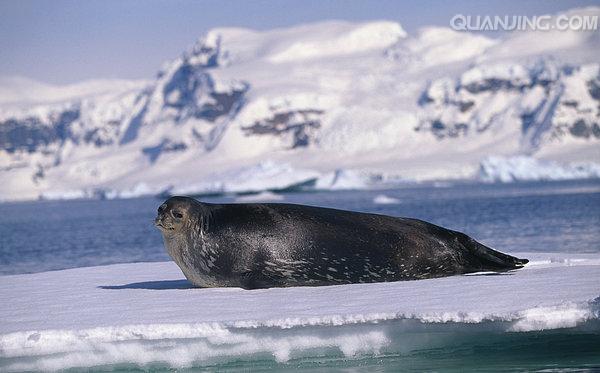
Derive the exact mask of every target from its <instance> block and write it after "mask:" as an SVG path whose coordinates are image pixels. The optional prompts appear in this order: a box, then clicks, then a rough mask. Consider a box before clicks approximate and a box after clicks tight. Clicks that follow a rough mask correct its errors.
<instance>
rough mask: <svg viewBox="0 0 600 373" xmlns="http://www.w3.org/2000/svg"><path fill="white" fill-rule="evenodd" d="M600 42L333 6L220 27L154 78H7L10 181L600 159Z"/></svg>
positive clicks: (557, 167) (46, 191)
mask: <svg viewBox="0 0 600 373" xmlns="http://www.w3.org/2000/svg"><path fill="white" fill-rule="evenodd" d="M570 13H572V14H579V15H583V14H588V15H598V14H600V8H597V7H594V8H585V9H578V10H573V11H571V12H570ZM598 50H600V36H599V33H598V31H587V32H582V31H580V32H576V31H562V32H559V31H545V32H543V31H538V32H533V31H528V32H523V31H521V32H512V33H507V34H505V35H501V36H495V37H488V36H484V35H479V34H472V33H466V32H458V31H452V30H450V29H449V28H441V27H426V28H423V29H422V30H420V31H419V32H418V33H417V34H416V35H407V33H406V32H405V31H404V30H403V29H402V27H401V26H400V25H399V24H398V23H394V22H384V21H382V22H369V23H348V22H339V21H335V22H334V21H331V22H323V23H317V24H309V25H302V26H296V27H291V28H285V29H275V30H270V31H260V32H259V31H253V30H247V29H232V28H220V29H214V30H211V31H210V32H208V33H207V34H206V35H205V36H203V37H202V38H200V39H199V40H198V42H197V43H196V44H195V45H193V46H192V47H191V48H190V49H189V50H188V51H186V52H184V53H183V54H182V55H181V56H180V57H178V58H176V59H174V60H173V61H169V62H167V63H165V64H164V66H163V67H162V68H161V69H160V71H159V72H158V74H157V76H156V77H155V78H154V79H151V80H148V81H110V80H109V81H91V82H83V83H80V84H76V85H71V86H63V87H54V86H49V85H45V84H41V83H37V82H33V81H30V80H27V79H24V78H2V79H0V179H1V180H2V183H0V199H4V200H8V199H32V198H38V197H40V196H44V197H47V198H54V197H90V196H94V195H100V194H101V195H104V196H107V197H128V196H133V195H139V194H152V193H160V192H169V193H200V192H224V191H225V192H227V191H233V192H235V191H255V190H264V189H285V188H289V187H291V186H294V185H304V186H311V187H315V188H361V187H372V186H381V185H390V184H396V183H398V182H402V181H408V180H413V181H421V180H439V179H479V180H484V181H510V180H516V179H527V178H553V177H555V176H556V177H560V178H568V177H600V166H598V164H600V147H599V145H600V124H599V123H600V64H599V57H600V54H599V52H598ZM540 167H542V168H543V170H544V171H543V172H538V171H539V168H540ZM530 169H531V170H530ZM528 170H530V171H531V172H528ZM536 170H538V171H536Z"/></svg>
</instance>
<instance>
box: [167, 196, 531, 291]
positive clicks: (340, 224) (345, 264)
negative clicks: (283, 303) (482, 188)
mask: <svg viewBox="0 0 600 373" xmlns="http://www.w3.org/2000/svg"><path fill="white" fill-rule="evenodd" d="M155 225H156V226H157V227H158V228H159V229H160V231H161V232H162V236H163V239H164V243H165V247H166V249H167V252H168V253H169V255H170V256H171V257H172V258H173V260H174V261H175V263H176V264H177V265H178V266H179V268H181V270H182V272H183V274H184V275H185V277H186V278H187V279H188V280H189V281H190V282H191V283H192V284H194V285H195V286H199V287H222V286H234V287H242V288H245V289H256V288H268V287H285V286H319V285H335V284H350V283H368V282H385V281H401V280H417V279H425V278H433V277H443V276H451V275H457V274H464V273H471V272H481V271H498V272H500V271H508V270H513V269H517V268H521V267H523V265H524V264H526V263H527V262H528V260H527V259H518V258H515V257H513V256H510V255H506V254H503V253H501V252H498V251H496V250H493V249H491V248H489V247H486V246H484V245H482V244H480V243H479V242H477V241H475V240H474V239H472V238H470V237H468V236H467V235H465V234H463V233H460V232H456V231H452V230H449V229H445V228H442V227H439V226H437V225H434V224H430V223H427V222H425V221H421V220H417V219H409V218H400V217H391V216H386V215H378V214H369V213H361V212H352V211H344V210H336V209H331V208H322V207H313V206H304V205H294V204H284V203H281V204H280V203H265V204H262V203H249V204H209V203H202V202H199V201H197V200H195V199H192V198H189V197H171V198H169V199H168V200H167V201H166V202H164V203H163V204H162V205H161V206H160V207H159V208H158V216H157V218H156V220H155Z"/></svg>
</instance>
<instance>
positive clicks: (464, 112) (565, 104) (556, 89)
mask: <svg viewBox="0 0 600 373" xmlns="http://www.w3.org/2000/svg"><path fill="white" fill-rule="evenodd" d="M524 69H525V70H526V71H527V74H528V75H527V76H526V77H525V78H523V77H522V76H519V77H514V78H512V79H511V78H503V77H489V76H487V77H484V78H482V79H480V80H476V81H469V82H468V83H464V84H463V83H462V82H461V80H460V79H457V80H455V81H453V82H452V83H448V82H446V83H442V82H440V83H439V85H438V86H436V87H434V86H433V83H432V84H430V86H429V87H428V88H427V89H426V90H425V91H423V93H422V94H421V96H420V98H419V100H418V104H419V106H420V107H421V108H423V109H424V110H426V111H429V113H430V115H429V116H428V117H427V119H425V120H423V121H422V122H421V123H420V125H419V126H418V127H417V128H416V130H417V131H425V132H430V133H431V134H433V135H434V136H435V137H436V138H438V139H440V140H441V139H445V138H456V137H462V136H467V135H469V134H474V133H478V132H483V131H486V130H487V129H488V128H489V127H490V126H491V125H492V124H493V122H494V121H495V120H497V119H498V118H501V117H502V116H504V115H507V111H508V110H512V111H514V112H515V113H517V114H518V117H519V118H520V125H521V132H522V133H523V136H524V138H525V139H526V140H527V141H529V142H530V144H529V147H530V148H537V147H538V146H539V141H540V136H541V135H542V133H545V132H548V133H550V134H551V135H550V136H551V137H554V138H556V137H560V136H564V135H567V134H568V135H571V136H574V137H581V138H600V127H599V126H598V115H600V104H597V105H596V106H597V108H598V109H597V110H596V115H595V119H592V118H591V117H590V115H589V109H588V108H580V107H579V106H580V105H579V102H578V101H576V100H575V101H574V100H567V99H564V98H563V97H564V96H565V94H566V93H568V92H565V90H566V89H567V88H565V87H566V85H565V84H564V79H566V78H567V77H569V76H571V75H572V74H574V73H575V72H577V68H573V67H572V66H562V67H558V66H556V65H555V64H554V63H552V62H546V61H542V62H538V63H536V64H533V65H532V66H528V67H525V68H524ZM443 84H445V86H443ZM586 85H587V87H588V92H589V96H590V97H589V99H592V100H595V101H596V102H597V103H600V101H599V99H600V88H599V87H600V82H599V80H598V77H596V78H595V79H592V80H590V81H588V82H586ZM440 87H442V88H441V89H440ZM534 89H535V90H539V91H540V92H543V95H542V96H543V97H542V98H541V100H540V101H539V102H538V103H537V104H536V105H534V106H533V107H529V108H528V107H525V106H523V107H521V105H520V101H519V102H513V103H512V104H508V105H509V106H508V107H507V108H505V109H502V110H498V111H497V112H495V113H493V115H489V116H488V117H487V118H486V116H485V115H484V116H483V118H484V119H482V116H480V115H479V114H480V113H481V112H486V111H488V110H493V109H490V107H489V106H488V105H489V103H488V101H487V100H489V98H490V97H498V95H502V94H505V95H506V97H507V99H508V97H509V96H511V97H513V100H514V97H521V98H524V97H526V96H527V94H529V93H530V92H532V91H533V90H534ZM440 91H443V92H444V93H443V94H440ZM579 99H581V100H587V99H588V98H586V97H581V98H579ZM565 110H569V111H568V113H566V114H565ZM557 113H558V114H559V115H556V114H557ZM556 117H560V119H556ZM592 117H593V116H592ZM565 121H566V122H565Z"/></svg>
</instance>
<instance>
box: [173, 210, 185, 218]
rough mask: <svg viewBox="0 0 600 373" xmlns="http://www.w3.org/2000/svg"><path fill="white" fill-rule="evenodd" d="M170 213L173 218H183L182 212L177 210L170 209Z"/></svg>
mask: <svg viewBox="0 0 600 373" xmlns="http://www.w3.org/2000/svg"><path fill="white" fill-rule="evenodd" d="M171 214H173V217H174V218H175V219H181V218H183V214H182V213H180V212H179V211H171Z"/></svg>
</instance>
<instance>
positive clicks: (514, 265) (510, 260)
mask: <svg viewBox="0 0 600 373" xmlns="http://www.w3.org/2000/svg"><path fill="white" fill-rule="evenodd" d="M465 238H466V240H465ZM461 241H463V242H462V243H463V245H464V246H465V248H466V249H467V250H468V251H469V252H470V253H471V254H473V256H474V258H473V259H474V260H473V265H474V266H475V267H476V268H477V270H492V271H506V270H511V269H519V268H523V266H525V264H527V263H529V260H528V259H520V258H517V257H514V256H511V255H507V254H504V253H501V252H499V251H496V250H494V249H491V248H489V247H487V246H485V245H482V244H480V243H479V242H477V241H475V240H474V239H472V238H470V237H468V236H466V235H464V238H463V239H462V240H461Z"/></svg>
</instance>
